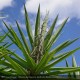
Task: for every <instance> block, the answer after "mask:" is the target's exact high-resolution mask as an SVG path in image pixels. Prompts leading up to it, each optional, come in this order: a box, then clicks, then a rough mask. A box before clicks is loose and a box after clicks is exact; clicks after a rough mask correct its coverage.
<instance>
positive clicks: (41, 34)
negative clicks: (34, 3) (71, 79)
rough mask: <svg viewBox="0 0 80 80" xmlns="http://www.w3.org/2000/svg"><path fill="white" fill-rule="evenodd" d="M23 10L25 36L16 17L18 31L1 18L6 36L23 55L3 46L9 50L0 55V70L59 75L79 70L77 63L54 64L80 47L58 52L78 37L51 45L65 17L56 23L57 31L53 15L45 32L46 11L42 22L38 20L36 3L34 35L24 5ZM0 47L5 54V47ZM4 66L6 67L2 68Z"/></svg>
mask: <svg viewBox="0 0 80 80" xmlns="http://www.w3.org/2000/svg"><path fill="white" fill-rule="evenodd" d="M24 10H25V25H26V30H25V34H26V33H27V35H28V40H27V39H26V38H25V34H24V32H23V31H22V29H21V27H20V25H19V23H18V21H16V24H17V28H18V32H19V33H18V34H17V33H16V32H15V30H14V29H13V27H12V26H11V25H10V26H8V25H7V24H6V23H5V22H4V21H3V23H4V24H5V26H6V28H7V30H8V34H7V36H8V38H9V39H10V40H8V41H11V42H12V43H13V44H14V45H16V46H17V48H18V49H19V50H20V52H21V54H22V55H23V56H24V57H21V56H19V54H17V52H16V51H12V50H11V49H9V48H6V49H5V50H6V52H7V53H8V54H6V56H3V59H1V62H3V63H0V65H2V66H4V67H3V69H2V70H1V71H0V73H3V74H5V75H25V76H29V75H44V76H45V75H48V76H49V75H57V76H58V75H59V74H65V73H69V72H73V71H78V70H80V67H74V68H72V67H55V65H56V64H58V63H59V62H61V61H62V60H65V58H67V57H68V56H70V55H71V54H73V53H75V52H76V51H77V50H79V49H80V47H78V48H75V49H73V50H70V51H66V52H63V53H62V52H61V51H62V50H63V51H64V49H65V48H66V47H68V46H70V45H71V44H72V43H74V42H75V41H77V40H78V39H79V38H76V39H73V40H66V41H65V42H63V43H61V44H59V45H58V46H57V47H54V48H53V47H52V46H53V45H54V44H55V42H56V41H57V40H58V38H59V37H60V35H61V31H62V29H63V27H64V26H65V24H66V22H67V20H68V18H67V19H65V20H64V21H63V22H62V24H61V25H59V27H58V29H57V30H56V31H54V30H55V26H56V23H57V20H58V16H56V18H55V19H54V21H53V23H52V25H51V26H50V27H49V30H48V31H47V32H46V29H47V25H48V13H47V14H46V16H45V18H44V20H43V23H42V24H41V23H40V6H39V8H38V12H37V17H36V23H35V32H34V35H33V33H32V27H31V24H30V20H29V17H28V13H27V10H26V8H25V6H24ZM5 33H6V31H5ZM18 35H20V36H18ZM11 46H12V45H11ZM14 48H15V47H14ZM51 48H52V49H51ZM0 51H1V52H2V53H3V54H5V53H4V51H2V50H0ZM5 67H6V69H7V70H5Z"/></svg>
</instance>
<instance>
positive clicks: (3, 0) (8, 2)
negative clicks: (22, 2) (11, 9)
mask: <svg viewBox="0 0 80 80" xmlns="http://www.w3.org/2000/svg"><path fill="white" fill-rule="evenodd" d="M12 2H13V0H0V10H2V9H3V8H5V7H8V6H12Z"/></svg>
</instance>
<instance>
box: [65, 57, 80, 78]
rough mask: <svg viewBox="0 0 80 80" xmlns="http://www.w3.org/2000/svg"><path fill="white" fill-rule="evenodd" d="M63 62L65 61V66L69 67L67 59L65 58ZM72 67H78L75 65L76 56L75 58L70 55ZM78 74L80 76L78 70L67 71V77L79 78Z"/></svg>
mask: <svg viewBox="0 0 80 80" xmlns="http://www.w3.org/2000/svg"><path fill="white" fill-rule="evenodd" d="M65 62H66V67H70V65H69V62H68V61H67V60H65ZM72 67H73V68H74V67H79V66H78V65H77V62H76V58H75V56H74V55H72ZM75 71H76V70H75ZM79 76H80V71H76V72H74V71H73V72H70V73H68V77H69V78H74V79H79V78H80V77H79Z"/></svg>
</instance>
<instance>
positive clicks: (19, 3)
mask: <svg viewBox="0 0 80 80" xmlns="http://www.w3.org/2000/svg"><path fill="white" fill-rule="evenodd" d="M24 4H25V5H26V9H27V11H28V14H29V17H30V21H31V24H32V29H33V31H34V24H35V21H34V20H35V17H36V13H37V9H38V6H39V4H40V6H41V16H42V17H44V16H45V14H46V12H47V11H49V25H50V24H51V22H52V20H54V18H55V17H56V15H57V14H59V19H58V22H57V26H58V25H60V24H61V23H62V21H63V20H64V19H65V18H67V17H69V20H68V22H67V24H66V26H65V27H64V29H63V32H62V36H61V37H60V39H59V40H58V41H57V43H56V44H55V45H58V44H60V43H61V42H63V41H65V40H68V39H74V38H77V37H80V8H79V6H80V0H0V13H1V14H0V31H1V28H2V27H3V24H2V20H4V21H5V22H7V23H8V24H12V25H13V27H14V28H15V29H16V25H15V20H17V21H19V23H20V25H21V27H22V28H23V30H24V31H25V24H24V10H23V5H24ZM16 31H17V30H16ZM78 46H80V39H79V40H78V41H77V42H75V43H74V44H73V45H72V46H70V47H69V48H67V49H66V50H70V49H74V48H75V47H78ZM75 57H76V59H77V62H79V57H80V51H77V52H76V53H75ZM69 60H71V58H70V59H69ZM78 65H80V64H78Z"/></svg>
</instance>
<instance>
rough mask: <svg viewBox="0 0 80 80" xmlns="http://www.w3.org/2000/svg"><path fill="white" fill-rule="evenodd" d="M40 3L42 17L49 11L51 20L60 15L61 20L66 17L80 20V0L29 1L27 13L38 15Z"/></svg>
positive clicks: (27, 2)
mask: <svg viewBox="0 0 80 80" xmlns="http://www.w3.org/2000/svg"><path fill="white" fill-rule="evenodd" d="M39 3H40V5H41V14H42V15H45V14H46V11H49V14H50V18H54V17H55V16H56V15H57V14H59V19H60V20H63V19H64V18H66V17H70V19H71V18H78V19H80V8H79V7H80V0H27V1H26V8H27V11H28V12H30V13H36V12H37V9H38V6H39Z"/></svg>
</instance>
